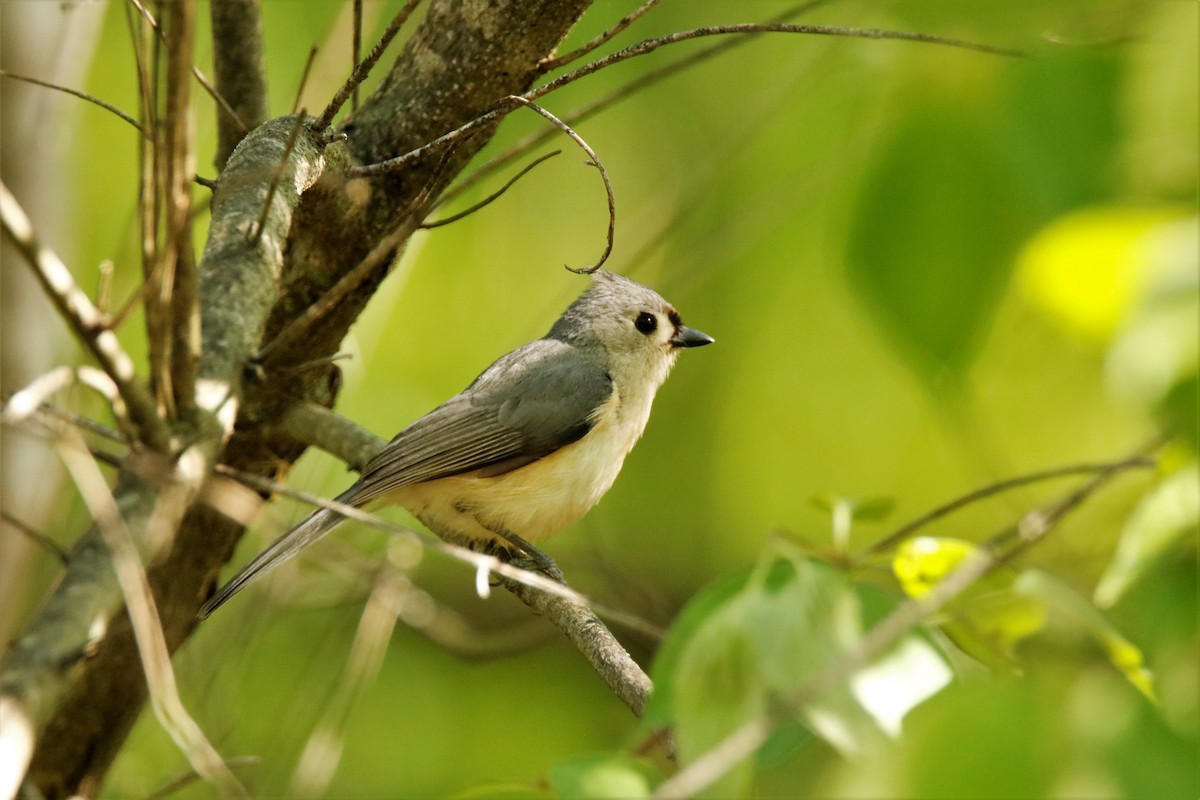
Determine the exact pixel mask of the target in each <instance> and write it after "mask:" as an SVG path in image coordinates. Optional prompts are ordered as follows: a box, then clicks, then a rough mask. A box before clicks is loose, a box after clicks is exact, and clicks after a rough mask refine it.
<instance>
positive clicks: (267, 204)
mask: <svg viewBox="0 0 1200 800" xmlns="http://www.w3.org/2000/svg"><path fill="white" fill-rule="evenodd" d="M305 116H307V115H306V114H305V112H304V109H301V110H300V113H298V114H297V115H296V121H295V122H294V123H292V130H291V132H289V133H288V138H287V141H285V142H284V144H283V152H282V153H281V154H280V155H279V161H278V162H277V163H276V164H275V169H274V170H272V171H271V183H270V185H268V186H267V196H266V197H265V198H264V199H263V205H262V211H261V212H260V213H259V215H258V220H257V221H256V222H255V223H254V224H253V225H252V226H251V227H250V233H249V234H248V236H249V238H250V240H251V241H257V240H258V238H259V237H260V236H262V232H263V226H264V225H265V224H266V221H267V214H269V213H270V212H271V205H272V201H274V199H275V192H276V191H277V190H278V189H279V181H280V180H282V179H283V175H284V173H285V172H286V169H287V162H288V159H289V158H291V155H292V148H293V147H295V146H296V137H297V136H299V135H300V129H301V128H303V127H304V118H305Z"/></svg>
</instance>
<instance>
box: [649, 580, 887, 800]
mask: <svg viewBox="0 0 1200 800" xmlns="http://www.w3.org/2000/svg"><path fill="white" fill-rule="evenodd" d="M859 624H860V622H859V609H858V606H857V602H856V599H855V597H854V595H853V593H852V592H851V591H850V590H849V588H848V586H847V585H846V582H845V580H844V578H843V577H842V576H840V575H839V574H838V573H836V572H835V571H833V570H832V569H830V568H827V567H824V566H823V565H820V564H819V563H817V562H813V561H808V560H805V559H803V558H799V557H796V558H775V559H774V560H771V561H769V562H767V563H765V564H763V565H760V566H758V567H755V568H754V569H752V570H750V571H749V572H747V573H745V574H742V575H738V576H733V577H731V578H729V579H726V580H725V581H722V582H721V583H720V584H717V585H715V586H713V587H711V588H710V589H708V590H705V591H704V592H702V593H701V594H700V595H699V596H698V597H697V598H696V600H695V601H694V602H693V604H691V605H690V606H689V608H688V609H687V610H686V611H685V612H684V614H683V615H681V619H680V623H679V624H678V625H676V626H675V627H674V628H673V629H672V630H671V632H670V633H669V634H668V637H667V640H666V642H664V645H663V648H662V652H661V653H660V657H659V658H658V659H656V661H655V664H654V669H653V675H654V681H655V686H656V687H657V688H656V690H655V697H654V698H652V704H655V718H654V720H653V724H655V725H662V724H671V725H673V726H674V729H675V733H676V741H677V744H678V747H679V756H680V760H681V762H682V763H685V764H686V763H690V762H692V761H694V760H696V759H697V758H699V757H701V756H702V755H703V754H704V753H706V752H707V751H708V750H709V749H711V748H712V747H714V746H716V745H717V744H719V743H720V742H721V741H722V740H723V739H724V738H725V737H726V736H728V735H729V734H731V733H732V732H734V731H735V730H737V729H738V728H739V727H740V726H741V725H743V724H745V723H747V722H749V721H751V720H754V719H758V718H760V717H761V716H763V715H764V714H766V713H767V712H768V710H771V709H773V708H774V706H775V702H776V699H777V698H781V697H786V696H789V695H790V694H792V693H794V692H795V691H796V690H797V689H798V688H799V687H800V686H801V685H802V684H803V682H804V681H805V680H806V679H807V678H809V677H811V676H812V675H813V674H815V673H816V671H817V670H819V669H820V668H822V667H824V666H826V665H827V664H829V663H832V661H833V660H834V659H835V658H836V657H837V655H838V654H839V653H840V652H842V651H843V649H844V648H845V646H847V645H848V644H851V643H852V642H854V641H855V640H856V639H857V636H858V628H859ZM806 711H807V714H806V718H807V721H808V723H809V725H810V726H812V727H813V728H814V729H815V730H817V731H818V733H820V734H821V735H822V736H823V737H825V738H826V739H829V740H831V741H833V742H834V743H835V744H836V745H837V746H839V747H842V748H847V749H854V748H861V747H864V746H865V745H866V744H867V743H868V742H870V741H872V740H873V739H874V738H875V737H878V729H877V728H876V727H875V726H874V723H873V722H872V721H871V719H870V717H869V716H868V715H867V714H866V713H865V712H864V711H863V710H862V708H861V707H860V706H859V705H858V704H857V702H856V701H855V700H854V698H853V697H852V696H851V695H850V692H849V690H848V689H846V688H845V687H840V688H837V689H834V690H832V691H830V692H829V693H828V694H826V695H825V696H824V697H822V698H821V699H820V700H819V701H818V702H816V703H814V704H813V705H812V706H811V707H810V708H808V709H806ZM776 744H778V742H776ZM753 766H754V763H753V761H751V760H749V759H747V760H746V761H744V762H743V763H742V764H739V765H738V766H737V767H735V768H734V769H733V770H732V771H731V772H730V773H729V774H727V775H725V776H723V777H722V779H721V780H720V781H718V782H717V783H716V784H715V785H714V786H713V787H712V788H711V790H710V791H711V792H712V793H713V795H714V796H737V795H742V794H744V793H745V792H746V791H748V789H749V786H750V780H751V778H752V775H753V773H752V769H753Z"/></svg>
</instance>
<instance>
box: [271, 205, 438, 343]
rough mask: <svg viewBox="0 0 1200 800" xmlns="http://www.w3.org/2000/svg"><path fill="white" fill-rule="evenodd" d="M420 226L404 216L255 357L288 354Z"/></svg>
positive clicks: (387, 260)
mask: <svg viewBox="0 0 1200 800" xmlns="http://www.w3.org/2000/svg"><path fill="white" fill-rule="evenodd" d="M417 225H418V222H417V220H416V219H415V218H414V217H412V216H411V215H409V216H407V217H405V218H404V220H403V221H402V222H401V223H400V225H398V226H397V227H396V228H394V229H393V230H392V232H391V233H389V234H388V235H387V236H384V237H383V238H382V239H380V240H379V243H378V244H376V245H375V246H374V247H373V248H371V252H370V253H368V254H367V257H366V258H364V259H363V260H362V261H360V262H359V263H358V266H356V267H355V268H354V269H352V270H350V271H349V272H347V273H346V274H345V275H343V276H342V277H341V278H340V279H339V280H338V282H337V283H335V284H334V285H333V286H332V287H330V289H329V291H328V292H326V293H325V294H324V295H322V296H321V298H320V299H319V300H318V301H317V302H315V303H313V304H312V305H310V306H309V307H308V308H306V309H304V313H302V314H300V315H299V316H297V317H296V318H295V319H293V320H292V322H291V323H290V324H289V325H288V326H287V327H286V328H284V329H283V330H282V331H280V332H279V335H277V336H276V337H275V338H274V339H272V340H271V341H270V342H268V343H267V344H266V346H264V347H263V348H262V349H261V350H260V351H259V352H258V354H257V355H256V356H255V358H254V360H255V361H257V362H258V363H260V364H267V363H269V362H270V359H271V357H272V356H273V355H274V354H275V353H286V352H287V350H288V348H289V347H290V346H291V345H292V344H294V343H295V342H297V341H298V340H299V339H300V338H301V337H302V336H304V334H306V333H308V331H309V330H311V329H312V327H313V326H314V325H316V324H317V323H318V322H320V321H321V319H322V318H323V317H324V316H325V315H326V314H328V313H329V312H330V311H331V310H333V309H334V308H335V307H336V306H337V304H338V303H339V302H340V301H341V300H342V298H344V297H346V296H347V295H349V294H350V293H351V292H353V291H354V290H355V289H357V288H358V287H359V286H361V285H362V283H363V282H364V281H366V280H367V279H368V278H370V277H371V276H372V275H374V274H375V272H376V270H378V269H380V268H381V267H383V266H384V265H385V264H387V263H388V262H390V261H391V260H392V259H393V258H395V257H396V248H398V247H399V246H400V245H401V244H403V243H404V242H406V241H408V237H410V236H412V233H413V231H415V230H416V229H417Z"/></svg>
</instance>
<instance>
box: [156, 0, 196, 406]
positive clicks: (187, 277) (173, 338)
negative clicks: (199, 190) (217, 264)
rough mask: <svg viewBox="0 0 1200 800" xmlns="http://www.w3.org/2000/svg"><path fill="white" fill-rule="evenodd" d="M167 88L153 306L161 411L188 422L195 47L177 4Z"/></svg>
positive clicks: (188, 19) (169, 36)
mask: <svg viewBox="0 0 1200 800" xmlns="http://www.w3.org/2000/svg"><path fill="white" fill-rule="evenodd" d="M165 38H166V46H167V85H166V114H165V115H164V117H163V130H162V133H163V134H164V137H165V140H166V147H165V148H164V149H165V158H164V166H165V167H166V169H165V170H164V178H163V192H164V195H165V196H164V198H163V199H164V206H165V209H166V220H165V221H166V238H165V241H164V243H163V256H164V259H163V260H164V264H163V267H162V273H161V275H162V278H161V281H160V284H159V287H158V288H159V295H158V298H157V300H158V301H159V302H161V303H162V304H163V306H164V311H165V314H164V316H165V320H164V321H165V322H166V324H167V326H168V332H169V336H168V342H169V345H168V359H167V361H166V362H165V363H163V364H162V365H160V366H161V369H162V371H163V373H162V374H163V377H164V378H165V379H166V380H165V382H166V383H167V384H168V385H169V387H170V391H165V392H164V399H165V400H166V401H167V407H168V408H170V409H174V410H175V414H173V415H172V416H177V415H179V414H182V415H183V416H184V417H185V418H186V417H190V416H191V413H192V410H193V408H194V406H195V402H194V401H195V396H196V365H197V362H198V360H199V356H200V310H199V303H198V298H197V296H196V292H197V286H196V254H195V251H194V249H193V247H192V215H191V208H192V177H193V176H194V175H195V174H196V153H195V136H194V134H193V131H192V112H191V106H190V103H191V81H189V80H188V71H189V69H190V68H191V66H192V53H193V47H194V41H195V5H194V3H193V2H192V0H182V1H181V2H176V3H172V4H170V5H169V6H167V31H166V34H165Z"/></svg>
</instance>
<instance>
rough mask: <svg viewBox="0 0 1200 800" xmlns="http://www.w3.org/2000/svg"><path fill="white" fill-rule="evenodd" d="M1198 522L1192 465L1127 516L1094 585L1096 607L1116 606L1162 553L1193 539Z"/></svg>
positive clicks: (1197, 475)
mask: <svg viewBox="0 0 1200 800" xmlns="http://www.w3.org/2000/svg"><path fill="white" fill-rule="evenodd" d="M1198 523H1200V469H1198V468H1197V465H1196V464H1195V463H1192V464H1189V465H1188V466H1186V467H1184V468H1182V469H1179V470H1177V471H1175V472H1174V473H1172V474H1171V475H1168V476H1167V477H1166V478H1165V479H1164V480H1163V481H1162V483H1160V484H1159V485H1158V486H1156V487H1155V488H1154V489H1152V490H1151V491H1150V492H1149V493H1148V494H1147V495H1146V496H1145V497H1143V498H1142V499H1141V501H1139V502H1138V504H1137V507H1136V508H1134V510H1133V513H1132V514H1130V515H1129V519H1128V520H1127V521H1126V523H1125V529H1124V530H1123V531H1122V533H1121V540H1120V542H1119V543H1118V544H1117V552H1116V554H1115V555H1114V556H1113V560H1112V562H1111V563H1110V564H1109V565H1108V569H1107V570H1105V572H1104V576H1103V577H1101V579H1100V582H1099V584H1098V585H1097V586H1096V593H1095V601H1096V604H1097V605H1098V606H1100V607H1101V608H1107V607H1108V606H1111V605H1113V604H1114V603H1116V602H1117V601H1118V600H1119V599H1121V596H1122V595H1124V594H1125V592H1126V591H1127V590H1128V589H1129V587H1130V586H1132V585H1133V584H1134V582H1135V581H1137V580H1138V579H1139V578H1141V577H1142V576H1143V575H1144V574H1146V572H1147V571H1148V570H1149V569H1150V568H1151V567H1153V566H1154V565H1155V564H1156V563H1158V561H1159V559H1160V558H1161V557H1162V556H1163V555H1164V554H1165V553H1167V552H1169V551H1170V550H1172V549H1173V548H1174V547H1175V546H1176V545H1177V544H1179V543H1180V542H1181V541H1183V540H1184V539H1185V538H1186V537H1194V536H1195V533H1196V526H1197V524H1198Z"/></svg>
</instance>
